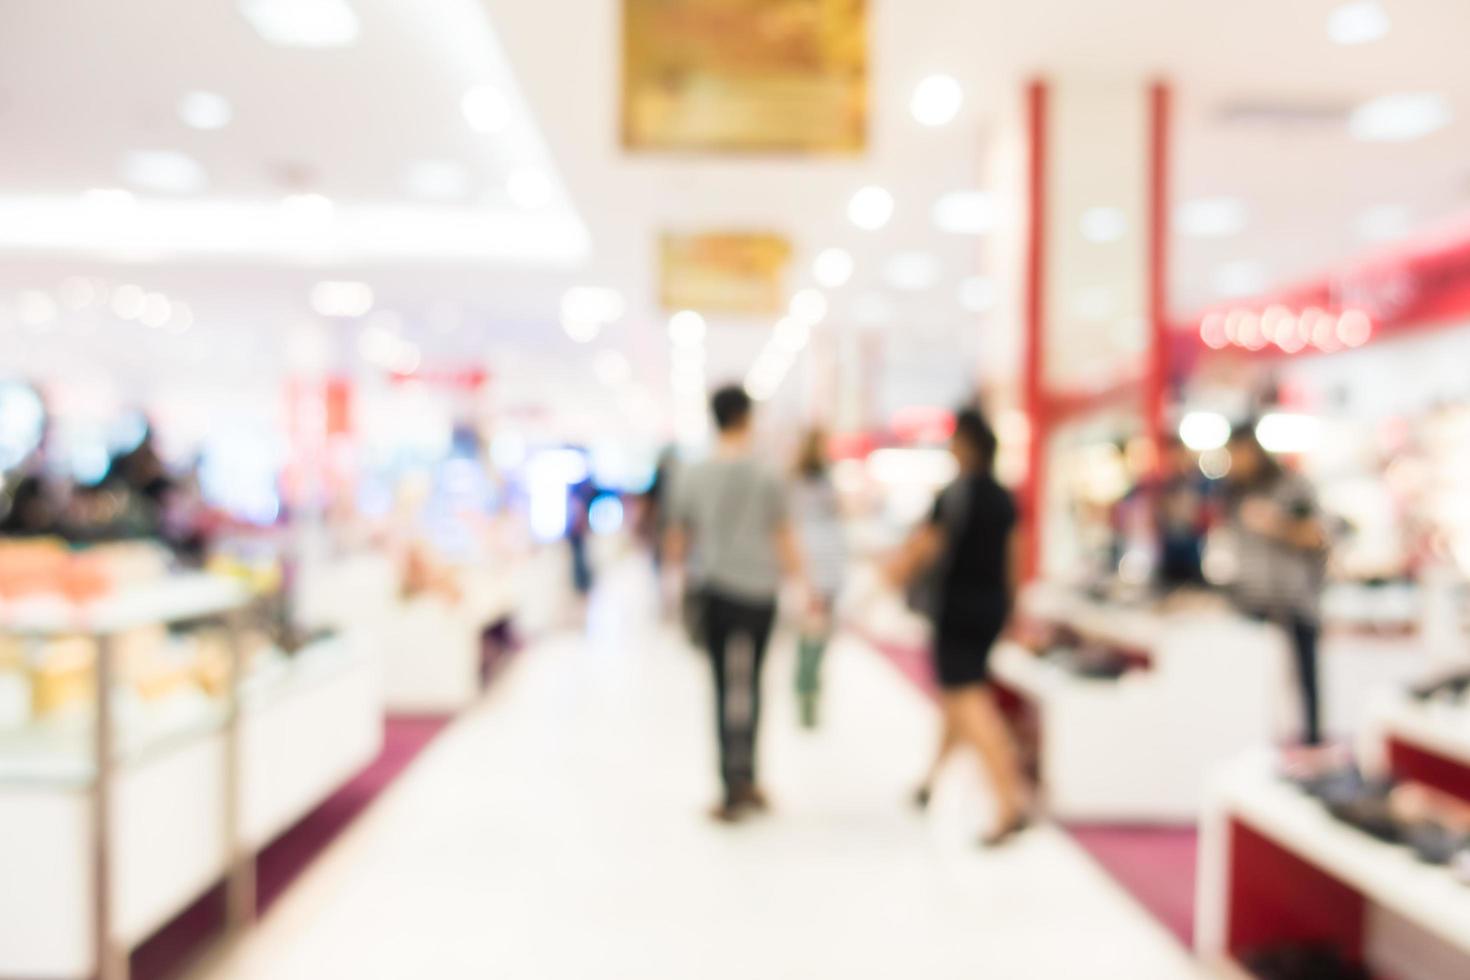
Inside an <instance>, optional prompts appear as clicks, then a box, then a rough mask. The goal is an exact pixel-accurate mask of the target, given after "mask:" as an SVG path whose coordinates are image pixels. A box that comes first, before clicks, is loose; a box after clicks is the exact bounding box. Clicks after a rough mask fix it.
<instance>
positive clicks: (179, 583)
mask: <svg viewBox="0 0 1470 980" xmlns="http://www.w3.org/2000/svg"><path fill="white" fill-rule="evenodd" d="M244 599H245V596H244V593H243V591H241V590H240V589H238V587H236V586H235V585H233V584H232V583H228V582H221V581H218V580H213V581H211V580H207V579H203V578H194V577H187V578H178V579H173V580H167V581H164V582H160V583H158V584H156V585H152V586H149V587H147V588H140V589H132V590H127V591H126V592H124V593H122V594H121V595H119V596H117V597H115V598H112V599H108V600H106V601H105V602H98V603H92V604H89V605H87V606H85V607H82V608H81V609H78V608H74V607H67V606H66V604H65V603H61V602H53V601H51V600H47V601H45V602H31V603H26V604H13V605H10V606H8V607H6V608H5V609H3V610H0V627H3V628H4V629H5V630H6V631H7V632H16V633H21V634H26V635H47V634H56V633H69V632H73V631H75V630H77V629H79V628H83V627H85V628H86V629H88V630H90V631H95V632H96V633H97V634H98V635H99V636H103V637H106V636H108V635H112V634H113V633H114V632H116V631H121V630H123V629H127V628H131V627H134V626H138V625H141V624H149V623H154V622H177V621H185V620H197V619H204V618H209V617H215V616H219V615H223V614H228V613H229V612H231V611H232V610H234V609H235V608H237V607H239V606H240V605H241V604H242V602H243V601H244ZM48 605H49V606H51V607H52V608H51V609H50V610H49V611H45V612H44V614H43V610H44V609H45V607H46V606H48ZM109 659H110V658H109V656H108V653H107V651H106V650H105V649H104V651H103V653H102V655H101V656H100V657H99V658H98V679H99V683H100V684H101V685H102V687H103V689H109V690H111V689H112V688H111V685H110V684H109V683H108V678H109V675H110V673H111V668H110V666H109ZM229 690H230V691H232V692H235V697H234V698H232V699H229V700H226V701H224V702H217V701H214V700H213V699H209V698H206V697H203V696H202V695H199V696H196V697H194V698H192V699H190V698H183V697H181V698H178V699H176V700H175V701H173V702H170V703H169V705H168V708H167V710H165V709H163V708H160V709H157V710H154V711H150V712H149V713H147V714H145V715H144V716H142V717H125V716H123V715H122V713H121V712H120V711H119V710H118V709H119V707H120V705H121V701H120V700H119V695H118V694H117V693H116V692H114V694H113V695H112V696H111V697H108V698H104V699H100V700H99V701H98V705H99V713H98V718H96V719H94V720H92V721H90V722H87V721H85V720H83V719H76V718H73V719H70V720H69V721H67V722H65V723H60V722H58V723H54V724H51V723H48V724H46V725H42V726H39V727H37V726H33V727H32V728H31V729H30V730H28V731H24V732H13V733H10V734H8V735H7V736H6V737H5V739H4V740H3V741H0V882H3V883H4V887H0V976H5V977H26V978H48V980H49V978H81V977H93V976H97V975H99V974H101V975H103V976H105V977H125V976H126V974H127V953H128V951H129V950H131V949H132V948H133V947H135V946H136V945H137V944H138V943H139V942H140V941H141V940H143V939H144V938H146V937H147V936H148V935H150V934H151V933H153V932H154V931H156V930H157V929H158V928H159V927H160V926H161V925H163V924H164V923H166V922H167V921H168V920H169V919H171V918H172V917H173V916H175V915H176V914H178V913H179V912H180V911H181V910H183V909H184V908H186V907H188V905H190V904H191V903H192V902H193V901H194V900H195V899H197V898H198V897H200V896H201V895H203V894H204V893H205V892H206V891H208V890H209V889H210V888H211V887H213V886H214V885H215V884H217V883H219V882H220V881H221V880H226V879H227V880H228V881H229V883H230V886H231V887H230V893H231V900H232V906H234V908H233V909H232V912H233V914H234V917H235V919H236V924H237V925H238V924H240V921H241V920H244V919H248V916H249V914H250V912H251V907H253V901H254V896H253V873H252V872H251V868H252V867H253V860H251V858H252V856H253V854H254V852H255V851H256V850H258V849H259V848H260V846H262V845H263V844H264V843H266V842H268V841H269V840H270V839H272V838H273V837H275V836H277V835H278V834H279V833H280V831H281V830H283V829H284V828H285V827H287V826H289V825H290V824H291V823H293V822H294V821H296V820H297V819H299V818H300V817H301V816H303V815H304V814H306V813H307V812H309V811H310V810H311V809H313V808H314V807H315V806H316V805H317V804H319V803H320V802H321V801H322V800H324V799H325V798H326V797H328V796H329V795H331V793H333V792H334V791H335V790H336V789H338V788H339V787H340V786H341V785H342V784H343V783H344V782H346V781H347V780H348V779H349V778H351V776H352V775H354V774H355V773H356V772H358V771H360V770H361V768H362V767H363V766H364V765H366V764H367V763H368V762H369V761H371V760H372V759H373V758H374V757H375V756H376V755H377V753H378V752H379V750H380V747H381V744H382V737H383V728H382V701H381V693H380V691H381V681H380V675H379V670H378V668H377V665H376V664H375V662H374V661H373V660H372V658H370V657H366V656H364V655H362V653H361V652H360V651H358V650H356V649H355V648H354V647H353V645H352V644H351V643H349V642H346V641H340V640H334V641H327V642H324V643H321V644H317V645H315V646H313V647H310V648H307V649H305V650H302V651H300V652H298V653H297V654H296V656H295V657H293V658H291V659H290V660H289V661H287V660H285V659H284V658H280V659H277V658H271V659H270V660H269V661H268V662H266V663H264V664H261V665H259V666H258V669H256V670H254V671H252V673H251V674H250V675H249V676H248V677H246V678H244V679H242V680H241V681H240V682H239V683H238V684H231V685H230V687H229ZM236 706H238V707H236ZM114 715H117V716H118V718H117V719H116V720H114V719H113V716H114ZM99 763H100V765H99ZM99 814H103V815H105V817H104V818H103V820H102V821H101V822H100V824H99V820H98V815H99ZM99 937H102V938H99Z"/></svg>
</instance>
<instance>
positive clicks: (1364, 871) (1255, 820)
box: [1197, 753, 1470, 980]
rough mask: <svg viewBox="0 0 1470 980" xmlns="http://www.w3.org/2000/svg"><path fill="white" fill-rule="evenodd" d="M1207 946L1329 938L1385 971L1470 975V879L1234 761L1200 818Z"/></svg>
mask: <svg viewBox="0 0 1470 980" xmlns="http://www.w3.org/2000/svg"><path fill="white" fill-rule="evenodd" d="M1198 888H1199V895H1198V903H1197V907H1198V920H1197V921H1198V925H1197V944H1198V947H1199V951H1200V953H1201V955H1202V956H1203V957H1204V958H1205V959H1206V960H1207V961H1209V962H1212V963H1219V964H1231V963H1235V964H1238V963H1239V962H1240V961H1241V960H1242V958H1244V957H1247V956H1249V955H1251V953H1252V951H1254V950H1259V949H1261V948H1264V947H1268V946H1272V945H1276V944H1282V943H1312V944H1326V945H1329V946H1331V947H1334V948H1336V949H1337V950H1339V951H1341V953H1342V954H1343V955H1344V956H1345V957H1346V958H1347V959H1349V960H1352V961H1355V962H1359V963H1362V964H1364V965H1365V966H1366V967H1367V968H1368V969H1369V970H1370V972H1371V973H1372V974H1373V975H1375V976H1383V977H1395V978H1398V980H1430V978H1445V977H1460V976H1470V886H1466V885H1464V884H1461V883H1459V882H1458V881H1456V879H1455V877H1454V876H1453V875H1452V874H1451V873H1450V871H1448V870H1447V869H1445V868H1442V867H1436V866H1431V865H1428V864H1424V863H1421V862H1420V861H1418V860H1417V859H1416V858H1415V857H1414V855H1413V854H1412V853H1411V852H1410V851H1409V850H1407V849H1405V848H1403V847H1399V846H1395V845H1391V844H1387V843H1383V842H1380V841H1378V840H1375V839H1374V838H1373V837H1370V836H1368V835H1367V834H1365V833H1363V832H1361V831H1359V830H1357V829H1355V828H1353V827H1351V826H1348V825H1346V824H1343V823H1341V822H1339V821H1337V820H1336V819H1334V818H1333V817H1332V816H1331V815H1330V814H1329V813H1328V811H1327V810H1326V809H1324V808H1323V807H1322V805H1321V804H1320V803H1318V802H1317V801H1316V800H1314V799H1312V798H1311V797H1309V796H1307V795H1306V794H1304V793H1302V792H1301V791H1299V790H1298V789H1297V788H1296V787H1294V786H1293V785H1291V784H1290V783H1287V782H1285V781H1284V780H1282V779H1280V778H1279V777H1277V776H1276V775H1275V774H1274V764H1273V760H1272V759H1271V758H1270V755H1269V753H1256V754H1254V755H1252V756H1250V757H1247V758H1245V759H1243V760H1240V761H1238V762H1237V763H1235V764H1233V765H1232V766H1230V767H1228V768H1227V769H1226V770H1225V771H1224V772H1223V774H1222V775H1221V776H1220V777H1219V779H1218V782H1217V783H1216V785H1215V786H1214V788H1213V792H1212V794H1211V799H1210V802H1209V805H1208V807H1207V809H1206V812H1205V815H1204V817H1203V819H1202V821H1201V841H1200V875H1199V882H1198Z"/></svg>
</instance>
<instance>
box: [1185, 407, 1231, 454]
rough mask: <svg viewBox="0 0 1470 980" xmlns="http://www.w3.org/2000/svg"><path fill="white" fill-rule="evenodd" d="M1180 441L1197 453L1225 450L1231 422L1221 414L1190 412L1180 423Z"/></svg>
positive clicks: (1228, 439)
mask: <svg viewBox="0 0 1470 980" xmlns="http://www.w3.org/2000/svg"><path fill="white" fill-rule="evenodd" d="M1179 441H1180V442H1182V443H1184V445H1185V446H1186V447H1188V448H1189V449H1191V450H1193V451H1194V452H1197V453H1204V452H1209V451H1210V450H1212V449H1221V448H1224V446H1225V444H1226V443H1227V442H1229V441H1230V420H1229V419H1227V418H1226V417H1225V416H1223V415H1221V414H1220V413H1219V412H1190V413H1189V414H1187V415H1185V416H1184V418H1183V419H1182V420H1181V421H1180V423H1179Z"/></svg>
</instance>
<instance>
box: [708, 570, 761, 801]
mask: <svg viewBox="0 0 1470 980" xmlns="http://www.w3.org/2000/svg"><path fill="white" fill-rule="evenodd" d="M703 602H704V615H703V620H704V623H703V626H704V630H703V632H704V643H705V649H706V650H708V651H709V658H710V666H711V668H712V669H713V670H714V675H715V718H716V725H717V731H718V733H719V740H720V778H721V779H722V780H723V781H724V784H725V798H726V800H727V801H731V802H733V801H734V800H735V799H736V798H737V797H738V796H739V795H740V793H741V792H743V791H744V790H746V789H749V788H750V787H752V786H754V785H755V743H756V732H757V731H758V730H759V725H760V704H761V666H762V665H763V664H764V663H765V659H766V645H767V643H769V642H770V639H771V627H772V626H773V625H774V623H775V620H776V602H775V600H774V599H771V600H769V601H765V602H760V601H751V600H749V599H736V598H733V597H731V596H727V595H721V594H720V593H719V592H715V591H711V590H708V589H707V590H705V592H704V594H703Z"/></svg>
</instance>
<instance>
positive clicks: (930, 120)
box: [909, 75, 965, 126]
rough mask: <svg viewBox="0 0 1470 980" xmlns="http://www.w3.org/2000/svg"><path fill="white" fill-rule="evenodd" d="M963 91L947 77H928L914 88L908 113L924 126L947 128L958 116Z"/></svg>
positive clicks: (951, 78)
mask: <svg viewBox="0 0 1470 980" xmlns="http://www.w3.org/2000/svg"><path fill="white" fill-rule="evenodd" d="M964 102H965V91H964V89H962V88H961V87H960V83H959V82H958V81H956V80H955V79H954V78H953V77H951V76H949V75H930V76H929V77H928V78H926V79H924V80H923V81H922V82H920V83H919V84H918V85H917V86H916V87H915V88H914V96H913V98H912V99H910V100H909V111H910V112H912V113H913V115H914V119H916V120H917V121H918V122H919V123H920V124H922V125H925V126H947V125H948V124H949V123H951V122H953V121H954V117H955V116H957V115H959V112H960V106H962V105H964Z"/></svg>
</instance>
